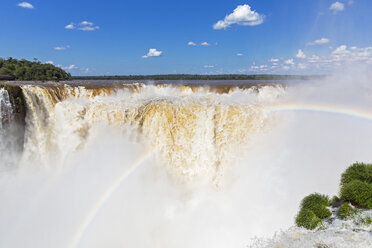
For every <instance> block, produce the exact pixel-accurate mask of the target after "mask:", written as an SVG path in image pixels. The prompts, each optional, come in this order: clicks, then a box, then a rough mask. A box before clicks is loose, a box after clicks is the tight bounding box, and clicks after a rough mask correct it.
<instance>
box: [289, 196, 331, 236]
mask: <svg viewBox="0 0 372 248" xmlns="http://www.w3.org/2000/svg"><path fill="white" fill-rule="evenodd" d="M330 205H331V202H330V200H329V198H328V196H326V195H321V194H318V193H314V194H311V195H308V196H306V197H305V198H304V199H303V200H302V202H301V210H300V212H299V214H298V215H297V217H296V224H297V226H302V227H305V228H308V229H314V228H316V227H317V225H318V224H319V223H321V220H322V219H325V218H329V217H331V216H332V213H331V211H329V209H328V208H327V207H328V206H330Z"/></svg>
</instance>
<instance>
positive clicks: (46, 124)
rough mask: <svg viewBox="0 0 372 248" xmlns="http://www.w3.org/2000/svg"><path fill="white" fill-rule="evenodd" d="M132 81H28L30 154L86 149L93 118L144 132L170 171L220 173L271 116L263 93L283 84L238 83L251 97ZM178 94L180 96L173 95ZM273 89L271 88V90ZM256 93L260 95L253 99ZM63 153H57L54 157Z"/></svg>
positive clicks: (47, 156) (44, 158)
mask: <svg viewBox="0 0 372 248" xmlns="http://www.w3.org/2000/svg"><path fill="white" fill-rule="evenodd" d="M135 89H136V91H138V92H133V89H132V88H131V89H127V90H125V89H117V90H116V92H113V89H111V90H105V89H99V90H97V89H85V88H82V87H80V88H72V87H68V86H65V87H62V88H51V87H49V88H44V87H39V86H25V87H23V93H24V95H25V99H26V102H27V106H28V109H30V110H31V111H30V114H29V115H28V116H27V119H26V122H27V130H26V143H25V144H26V145H25V148H26V149H25V157H24V159H25V160H26V161H30V159H31V160H32V159H36V160H37V161H39V162H42V163H43V164H44V165H50V164H51V161H54V163H53V164H55V163H57V164H58V163H59V162H61V161H63V158H64V157H65V156H66V154H70V153H71V152H73V151H76V150H78V149H81V148H82V147H83V146H84V144H85V143H86V141H87V139H88V137H89V133H90V129H91V128H92V127H93V126H97V125H104V126H115V127H118V128H120V129H122V130H123V131H124V132H129V135H132V136H133V135H134V136H135V135H137V136H141V137H138V138H139V139H142V140H146V142H147V143H148V145H149V146H152V147H154V148H155V150H157V151H158V152H159V153H160V154H161V155H162V158H163V160H164V161H165V163H166V164H167V165H168V168H169V169H170V172H171V173H175V174H178V175H180V176H181V175H183V176H184V177H185V178H186V177H193V176H198V175H209V176H210V177H211V178H210V179H212V178H213V180H218V178H219V176H218V175H219V174H221V173H222V171H223V168H224V167H225V166H227V165H229V163H230V162H232V161H231V157H232V156H231V154H233V151H234V150H236V149H237V148H240V149H241V148H242V146H244V145H245V144H247V143H248V140H249V139H250V138H251V137H252V136H253V135H254V134H256V133H259V132H261V131H262V130H263V129H264V127H265V125H266V124H267V122H268V118H267V115H266V114H265V111H264V110H263V107H264V106H263V104H264V103H265V101H267V100H269V99H266V100H265V99H264V98H265V97H264V96H263V94H264V93H265V92H268V91H270V92H271V93H272V94H275V97H276V96H278V95H280V94H281V93H282V92H283V90H282V89H281V88H274V87H264V88H262V89H260V91H259V92H262V94H261V95H260V93H258V97H256V96H255V95H256V93H255V92H254V90H247V91H240V93H237V94H238V95H239V94H241V97H243V96H244V97H245V98H246V100H245V102H242V103H239V104H237V103H234V102H232V96H231V94H230V95H219V94H215V93H211V92H206V91H205V90H201V92H199V93H198V92H193V91H192V90H191V88H187V87H182V88H178V87H171V86H168V87H162V88H160V87H155V86H144V85H143V86H141V87H138V86H137V87H135ZM174 95H177V97H174ZM271 96H272V95H271ZM253 98H256V99H253ZM56 159H57V161H56Z"/></svg>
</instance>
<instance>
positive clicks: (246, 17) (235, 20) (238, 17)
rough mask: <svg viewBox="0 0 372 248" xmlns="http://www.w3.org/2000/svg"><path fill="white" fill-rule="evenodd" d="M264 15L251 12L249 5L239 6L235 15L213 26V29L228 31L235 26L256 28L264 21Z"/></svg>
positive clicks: (232, 14)
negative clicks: (227, 29)
mask: <svg viewBox="0 0 372 248" xmlns="http://www.w3.org/2000/svg"><path fill="white" fill-rule="evenodd" d="M264 17H265V16H264V15H261V14H259V13H257V12H256V11H254V10H251V7H250V6H249V5H248V4H244V5H239V6H238V7H236V9H235V10H234V12H233V13H231V14H229V15H227V16H226V17H225V19H223V20H220V21H218V22H217V23H216V24H214V25H213V29H226V28H228V27H229V26H231V25H233V24H237V25H242V26H256V25H260V24H262V23H263V21H264Z"/></svg>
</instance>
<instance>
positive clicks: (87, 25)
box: [65, 21, 99, 31]
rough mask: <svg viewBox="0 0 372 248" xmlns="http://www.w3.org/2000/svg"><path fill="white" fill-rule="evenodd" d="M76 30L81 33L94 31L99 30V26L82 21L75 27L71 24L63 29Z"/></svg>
mask: <svg viewBox="0 0 372 248" xmlns="http://www.w3.org/2000/svg"><path fill="white" fill-rule="evenodd" d="M76 28H77V29H78V30H81V31H95V30H97V29H99V26H97V25H94V23H93V22H88V21H82V22H80V23H78V24H77V25H75V23H73V22H71V23H70V24H68V25H66V26H65V29H76Z"/></svg>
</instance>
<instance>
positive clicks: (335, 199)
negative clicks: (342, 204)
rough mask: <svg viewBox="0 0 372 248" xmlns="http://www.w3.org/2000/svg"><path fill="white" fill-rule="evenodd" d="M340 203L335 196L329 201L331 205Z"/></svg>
mask: <svg viewBox="0 0 372 248" xmlns="http://www.w3.org/2000/svg"><path fill="white" fill-rule="evenodd" d="M339 201H340V198H338V196H337V195H335V196H333V197H332V199H331V203H332V204H333V203H336V202H339Z"/></svg>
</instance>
